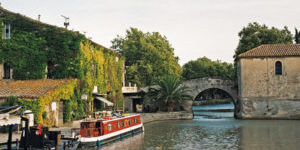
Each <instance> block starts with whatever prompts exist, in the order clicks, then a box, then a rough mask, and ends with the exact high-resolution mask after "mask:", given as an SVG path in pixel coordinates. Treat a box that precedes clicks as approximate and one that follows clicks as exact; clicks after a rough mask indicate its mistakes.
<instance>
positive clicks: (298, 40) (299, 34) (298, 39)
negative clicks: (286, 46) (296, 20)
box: [294, 28, 300, 44]
mask: <svg viewBox="0 0 300 150" xmlns="http://www.w3.org/2000/svg"><path fill="white" fill-rule="evenodd" d="M294 38H295V42H296V44H299V43H300V31H298V30H297V28H295V37H294Z"/></svg>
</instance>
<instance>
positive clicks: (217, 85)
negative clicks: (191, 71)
mask: <svg viewBox="0 0 300 150" xmlns="http://www.w3.org/2000/svg"><path fill="white" fill-rule="evenodd" d="M182 85H184V86H186V87H188V88H189V92H188V94H189V95H191V96H192V98H193V100H195V98H196V97H197V96H198V95H199V93H201V92H203V91H205V90H207V89H220V90H222V91H225V92H226V93H228V94H229V95H230V97H231V98H232V99H233V102H234V103H235V104H236V103H237V88H236V84H235V82H234V81H233V80H227V79H217V78H198V79H192V80H187V81H184V82H183V83H182Z"/></svg>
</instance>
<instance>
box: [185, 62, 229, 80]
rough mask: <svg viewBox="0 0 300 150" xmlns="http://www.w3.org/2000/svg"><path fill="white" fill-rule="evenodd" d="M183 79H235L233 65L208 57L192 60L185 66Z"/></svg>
mask: <svg viewBox="0 0 300 150" xmlns="http://www.w3.org/2000/svg"><path fill="white" fill-rule="evenodd" d="M182 68H183V71H182V77H183V79H184V80H190V79H195V78H203V77H221V78H224V79H232V78H233V77H234V68H233V65H232V64H230V63H226V62H221V61H219V60H217V61H212V60H210V59H208V58H206V57H202V58H198V59H197V60H194V61H193V60H192V61H189V62H187V63H186V64H184V65H183V67H182Z"/></svg>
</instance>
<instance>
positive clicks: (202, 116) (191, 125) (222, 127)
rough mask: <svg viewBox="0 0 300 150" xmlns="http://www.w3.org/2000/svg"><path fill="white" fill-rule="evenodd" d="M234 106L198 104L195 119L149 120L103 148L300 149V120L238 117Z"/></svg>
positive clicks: (159, 149)
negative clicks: (138, 131) (141, 130)
mask: <svg viewBox="0 0 300 150" xmlns="http://www.w3.org/2000/svg"><path fill="white" fill-rule="evenodd" d="M231 109H233V104H222V105H212V106H195V107H193V110H194V113H195V114H194V115H195V117H194V119H193V120H170V121H157V122H152V123H147V124H145V132H144V133H143V134H138V135H135V136H132V137H129V138H126V139H124V140H123V141H117V142H114V143H111V144H109V145H106V146H103V147H101V150H169V149H170V150H182V149H183V150H200V149H205V150H216V149H217V150H299V149H300V121H297V120H235V119H234V118H233V112H232V111H231ZM85 149H86V148H85ZM90 149H97V148H95V147H94V148H90Z"/></svg>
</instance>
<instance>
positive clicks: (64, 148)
mask: <svg viewBox="0 0 300 150" xmlns="http://www.w3.org/2000/svg"><path fill="white" fill-rule="evenodd" d="M64 150H66V142H64Z"/></svg>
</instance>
